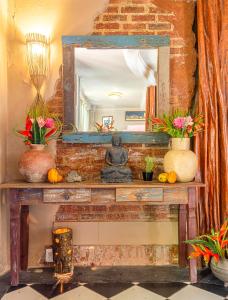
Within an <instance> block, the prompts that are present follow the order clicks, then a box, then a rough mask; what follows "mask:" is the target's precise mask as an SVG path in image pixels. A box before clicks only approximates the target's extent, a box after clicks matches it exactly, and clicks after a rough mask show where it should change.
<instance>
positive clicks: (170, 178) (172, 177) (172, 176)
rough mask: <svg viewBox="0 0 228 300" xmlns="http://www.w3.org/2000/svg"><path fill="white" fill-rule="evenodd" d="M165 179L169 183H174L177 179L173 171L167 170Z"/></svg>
mask: <svg viewBox="0 0 228 300" xmlns="http://www.w3.org/2000/svg"><path fill="white" fill-rule="evenodd" d="M167 180H168V182H169V183H175V182H176V181H177V174H176V173H175V172H174V171H172V172H169V173H168V175H167Z"/></svg>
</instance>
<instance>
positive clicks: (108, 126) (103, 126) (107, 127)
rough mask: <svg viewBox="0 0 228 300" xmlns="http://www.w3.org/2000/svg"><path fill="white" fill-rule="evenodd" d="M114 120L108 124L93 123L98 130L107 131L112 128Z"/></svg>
mask: <svg viewBox="0 0 228 300" xmlns="http://www.w3.org/2000/svg"><path fill="white" fill-rule="evenodd" d="M113 124H114V121H112V122H111V123H110V124H107V125H104V124H99V123H98V122H96V123H95V126H96V129H97V131H98V132H109V131H112V130H113V129H114V126H113Z"/></svg>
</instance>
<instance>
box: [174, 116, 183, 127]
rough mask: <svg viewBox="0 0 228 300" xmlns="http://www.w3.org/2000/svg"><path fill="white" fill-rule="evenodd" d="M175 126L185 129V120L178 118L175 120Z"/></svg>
mask: <svg viewBox="0 0 228 300" xmlns="http://www.w3.org/2000/svg"><path fill="white" fill-rule="evenodd" d="M173 125H174V126H175V127H176V128H178V129H183V128H184V127H185V118H184V117H177V118H175V119H174V120H173Z"/></svg>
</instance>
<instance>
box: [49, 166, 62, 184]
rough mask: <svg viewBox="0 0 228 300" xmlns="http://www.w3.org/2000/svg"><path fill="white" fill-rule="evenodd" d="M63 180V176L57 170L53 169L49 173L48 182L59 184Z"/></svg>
mask: <svg viewBox="0 0 228 300" xmlns="http://www.w3.org/2000/svg"><path fill="white" fill-rule="evenodd" d="M62 180H63V176H61V175H60V174H59V172H58V170H57V169H55V168H52V169H50V170H49V171H48V181H49V182H50V183H57V182H61V181H62Z"/></svg>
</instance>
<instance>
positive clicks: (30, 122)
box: [25, 116, 32, 131]
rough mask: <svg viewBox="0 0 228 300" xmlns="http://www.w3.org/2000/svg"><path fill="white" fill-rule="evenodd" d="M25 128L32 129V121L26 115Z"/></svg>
mask: <svg viewBox="0 0 228 300" xmlns="http://www.w3.org/2000/svg"><path fill="white" fill-rule="evenodd" d="M25 129H26V130H27V131H30V130H31V129H32V121H31V119H30V118H29V116H27V118H26V123H25Z"/></svg>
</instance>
